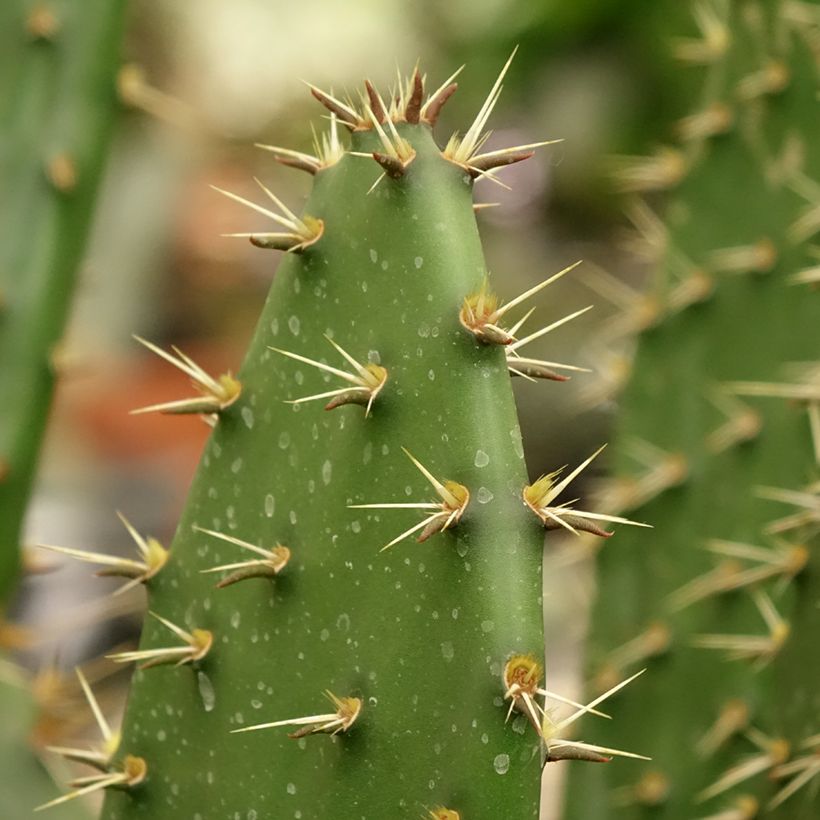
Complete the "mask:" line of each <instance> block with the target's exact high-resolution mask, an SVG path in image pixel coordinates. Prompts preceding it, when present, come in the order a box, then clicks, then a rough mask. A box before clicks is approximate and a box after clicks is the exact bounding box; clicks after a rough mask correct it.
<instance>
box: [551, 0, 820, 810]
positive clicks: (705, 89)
mask: <svg viewBox="0 0 820 820" xmlns="http://www.w3.org/2000/svg"><path fill="white" fill-rule="evenodd" d="M694 10H695V20H696V25H697V28H696V29H693V30H692V36H691V37H689V38H687V39H678V40H677V41H675V43H674V48H675V52H676V56H677V57H678V58H679V59H680V60H682V61H683V62H685V63H692V64H696V65H695V66H694V67H688V68H680V69H679V70H678V72H677V73H676V74H675V77H676V83H677V87H678V88H679V89H680V95H681V99H682V100H686V101H688V104H689V105H690V106H691V108H690V112H689V114H688V115H687V116H686V117H685V118H684V119H682V120H681V121H680V123H679V126H678V129H677V136H678V138H679V143H678V145H676V146H675V147H670V148H664V149H662V150H660V151H658V152H657V153H656V154H655V155H654V156H653V157H650V158H642V159H639V160H636V161H633V162H629V163H626V164H625V165H624V167H623V168H622V169H621V174H620V177H619V178H620V181H621V183H622V184H623V185H624V186H625V187H627V188H629V189H631V190H633V191H638V192H641V193H648V192H651V191H668V192H669V193H668V202H667V203H666V206H665V209H664V212H665V214H666V219H665V226H664V227H661V223H660V222H659V221H658V220H657V219H656V218H655V217H654V216H653V215H652V211H651V210H650V208H649V205H648V204H647V202H646V201H644V202H643V204H639V205H636V206H634V207H633V213H636V212H637V213H639V214H642V215H643V217H644V218H643V219H642V221H641V222H640V224H641V225H642V226H643V227H644V228H645V229H646V230H645V232H644V234H643V236H642V238H641V246H642V249H643V250H644V251H645V252H646V253H647V254H648V255H649V256H650V258H652V259H653V260H654V261H656V262H657V264H658V265H659V275H658V276H657V277H656V278H655V279H654V284H653V286H652V288H651V290H650V292H649V294H648V295H647V296H646V297H645V298H643V299H635V300H634V304H633V305H631V310H630V311H629V312H628V315H627V316H626V320H627V321H626V324H629V325H630V326H631V327H633V328H635V329H639V330H642V331H643V332H642V335H641V339H640V345H639V351H638V355H637V359H636V361H635V364H634V368H633V374H632V377H631V379H630V382H629V385H628V387H627V388H626V391H625V393H624V395H623V398H622V405H621V415H620V417H619V424H618V430H619V432H618V435H617V437H616V442H615V443H614V444H613V449H614V450H615V451H616V452H617V454H618V458H617V467H618V473H619V476H620V477H619V478H617V479H615V480H613V482H612V484H611V485H609V488H608V492H607V494H606V495H607V498H608V502H607V503H608V507H609V508H610V509H612V510H613V511H620V510H629V512H630V514H632V515H638V516H639V517H640V518H642V519H643V518H645V519H646V520H650V521H652V522H653V524H655V526H656V527H657V537H655V538H652V539H641V538H639V537H632V535H631V534H630V533H624V534H623V535H622V536H621V537H620V538H619V539H618V543H617V544H613V545H612V546H608V547H607V548H606V549H605V550H603V551H602V552H601V553H600V554H599V556H598V573H599V576H598V599H597V603H596V605H595V609H594V614H593V618H592V625H591V643H590V647H589V652H588V660H589V673H590V681H591V683H590V686H591V688H592V690H593V691H595V690H596V689H598V688H601V687H604V686H606V685H607V682H608V681H609V680H610V679H612V678H613V677H617V676H620V675H623V674H626V673H628V672H629V671H630V670H632V669H634V668H640V667H642V666H648V667H649V668H648V671H647V673H646V675H645V680H644V684H643V686H642V688H641V690H640V692H637V693H636V692H635V691H632V692H630V691H626V692H624V694H623V696H622V697H621V698H620V699H619V700H618V704H617V706H618V718H619V720H618V724H617V726H616V725H612V726H609V725H607V726H603V727H601V736H602V737H605V738H606V739H607V740H608V741H609V742H615V739H617V742H618V743H623V744H626V745H627V747H628V748H633V747H634V748H638V749H640V750H641V751H644V752H645V753H646V754H648V755H651V756H652V757H653V759H654V761H653V763H652V764H651V765H650V767H648V768H646V769H644V770H642V771H641V772H639V773H637V774H636V772H635V771H634V770H627V769H626V768H617V767H614V766H608V767H584V768H583V769H580V768H578V769H574V770H572V772H571V781H570V788H569V794H568V798H567V809H566V817H568V818H585V820H586V818H596V817H607V818H610V817H611V818H616V817H617V818H638V817H649V816H651V817H653V818H664V820H667V819H668V820H671V818H692V817H695V816H702V817H706V816H709V817H713V818H718V817H719V818H722V820H724V819H725V820H741V818H752V817H756V816H758V814H760V816H766V817H782V818H792V820H795V819H798V820H800V819H803V818H805V820H808V818H814V817H817V816H818V811H820V798H818V777H820V763H818V756H817V755H818V734H817V733H818V730H820V723H818V703H817V696H816V692H817V680H818V672H819V671H820V670H818V665H817V658H818V654H817V651H816V642H817V635H818V626H820V616H819V615H818V607H817V601H818V578H820V564H818V560H819V559H818V555H819V554H818V549H817V548H818V543H817V529H818V527H817V525H818V516H817V509H818V495H817V484H816V483H814V484H813V485H811V486H808V487H807V486H806V485H807V482H811V481H815V482H816V477H817V464H818V456H819V455H820V452H819V451H818V447H820V428H819V426H818V415H817V413H818V410H817V407H818V405H817V399H818V395H820V394H818V386H817V385H818V383H817V369H816V364H814V365H812V364H810V363H808V362H809V360H812V359H814V358H816V356H817V328H818V326H820V304H818V301H817V296H816V293H814V292H813V291H812V290H811V289H810V287H811V283H812V282H816V281H817V278H818V277H817V267H816V265H817V260H816V247H814V246H812V244H811V240H812V239H813V237H814V236H815V235H816V233H817V231H818V230H819V229H820V188H818V186H817V183H816V182H815V180H816V179H818V174H820V154H818V151H817V140H816V139H815V138H814V136H813V135H814V134H815V132H816V124H817V103H816V95H817V91H818V52H817V42H818V37H820V27H819V26H820V6H818V5H817V4H815V3H812V2H770V3H762V2H701V3H697V4H696V5H695V7H694ZM812 101H813V102H812ZM658 227H660V230H654V228H658ZM682 296H685V297H686V298H685V299H684V300H683V303H682V302H681V297H682ZM682 305H686V306H685V308H684V309H681V308H682ZM812 368H814V369H812ZM752 397H753V398H752ZM807 407H808V411H809V419H808V421H807V419H806V408H807ZM636 455H637V456H638V458H639V459H640V461H641V462H642V463H639V464H638V465H636V461H635V456H636ZM636 468H637V469H636ZM704 547H705V549H704Z"/></svg>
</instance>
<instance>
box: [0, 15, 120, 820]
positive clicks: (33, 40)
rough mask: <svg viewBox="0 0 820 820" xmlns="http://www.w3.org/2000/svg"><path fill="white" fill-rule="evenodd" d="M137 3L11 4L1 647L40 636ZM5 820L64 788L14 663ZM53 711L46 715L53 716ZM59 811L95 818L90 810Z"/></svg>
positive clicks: (4, 79)
mask: <svg viewBox="0 0 820 820" xmlns="http://www.w3.org/2000/svg"><path fill="white" fill-rule="evenodd" d="M124 5H125V4H124V2H122V0H116V1H115V2H109V1H108V0H89V2H83V3H32V2H6V3H3V4H2V9H0V29H2V31H3V33H4V35H5V36H4V40H3V49H2V55H0V61H1V62H2V65H0V88H2V91H0V98H2V100H3V107H2V119H0V123H2V125H0V129H1V130H2V133H3V138H4V141H3V151H2V154H3V157H2V164H0V179H1V180H2V182H1V183H0V188H2V190H3V192H4V196H3V203H2V208H1V210H0V373H1V374H2V385H3V402H2V409H0V649H2V650H4V651H5V650H15V649H20V648H21V645H28V644H30V642H31V637H32V636H31V635H30V634H29V633H28V632H27V631H25V630H23V629H21V628H20V627H19V626H16V625H14V624H11V623H7V622H6V621H5V620H4V619H3V617H2V616H3V612H4V610H5V606H6V605H7V603H8V601H9V600H10V598H11V596H12V594H13V592H14V590H15V586H16V581H17V578H18V575H19V572H20V555H21V552H20V549H19V545H20V537H21V529H22V521H23V516H24V514H25V511H26V502H27V500H28V496H29V493H30V491H31V487H32V483H33V479H34V474H35V469H36V462H37V456H38V453H39V448H40V443H41V440H42V437H43V433H44V429H45V425H46V420H47V416H48V410H49V405H50V402H51V394H52V391H53V387H54V381H55V377H56V376H57V375H58V369H59V354H60V351H59V340H60V336H61V334H62V332H63V326H64V324H65V320H66V316H67V313H68V308H69V304H70V297H71V294H72V291H73V287H74V282H75V280H76V275H77V270H78V268H79V263H80V260H81V256H82V252H83V247H84V244H85V240H86V237H87V235H88V232H89V228H90V225H91V217H92V214H93V206H94V203H95V196H96V191H97V187H98V183H99V180H100V176H101V171H102V168H103V164H104V159H105V155H106V146H107V144H108V141H109V138H110V136H111V133H112V127H113V124H114V121H115V117H116V113H117V105H116V96H115V88H116V85H115V78H116V69H117V61H118V53H119V42H120V34H121V28H122V23H123V19H124V14H123V12H124ZM0 686H1V687H2V695H1V696H0V710H2V716H0V721H1V722H2V725H3V732H2V738H1V740H2V742H0V768H2V771H3V787H2V790H0V791H2V794H1V795H0V815H2V816H4V817H18V816H20V811H21V807H23V806H25V807H26V808H27V809H28V807H30V806H31V805H32V803H34V802H45V801H47V800H49V799H51V798H53V797H55V795H58V794H59V791H58V789H57V786H56V785H55V783H54V782H53V779H52V776H51V775H55V774H57V773H58V771H59V773H62V770H58V769H55V768H53V767H52V768H50V769H49V770H46V769H45V768H44V767H43V765H42V763H41V761H40V759H39V758H40V756H41V755H42V753H43V749H42V744H43V742H44V740H45V738H44V737H34V736H33V728H32V727H34V726H35V723H36V720H37V718H38V711H39V708H40V706H41V705H42V704H41V703H40V702H39V701H38V697H37V693H36V691H35V693H34V696H32V689H34V690H36V689H37V686H36V684H35V683H33V682H32V681H31V680H29V679H28V676H27V675H25V673H24V672H23V671H22V670H20V669H18V668H17V667H16V666H15V665H14V664H13V663H12V662H11V661H9V660H7V659H5V658H4V657H0ZM40 716H41V715H40ZM53 816H54V817H55V818H65V820H81V818H84V817H87V814H86V812H85V810H84V807H82V806H80V805H79V804H72V805H67V806H60V807H59V808H57V809H55V811H54V814H53Z"/></svg>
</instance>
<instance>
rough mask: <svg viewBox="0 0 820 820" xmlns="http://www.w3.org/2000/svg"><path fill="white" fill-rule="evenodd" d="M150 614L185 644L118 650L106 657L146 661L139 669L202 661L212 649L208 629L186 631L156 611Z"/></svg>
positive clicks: (116, 660)
mask: <svg viewBox="0 0 820 820" xmlns="http://www.w3.org/2000/svg"><path fill="white" fill-rule="evenodd" d="M150 614H151V615H153V617H154V618H156V619H157V620H158V621H159V622H160V623H161V624H162V625H163V626H165V627H167V628H168V629H170V630H171V632H173V633H174V634H175V635H176V636H177V637H178V638H180V639H181V640H182V641H184V642H185V646H174V647H168V648H160V649H142V650H138V651H136V652H118V653H117V654H115V655H106V657H107V658H110V659H111V660H113V661H115V662H116V663H131V662H132V661H146V662H145V663H142V664H140V666H139V669H150V668H151V667H152V666H161V665H163V664H168V663H173V664H174V665H175V666H182V665H183V664H186V663H193V662H194V661H201V660H202V659H203V658H204V657H205V656H206V655H207V654H208V652H209V651H210V649H211V646H212V644H213V641H214V636H213V634H212V633H211V632H210V631H208V630H207V629H192V630H191V631H190V632H186V631H185V630H184V629H182V628H181V627H178V626H177V625H176V624H173V623H171V621H168V620H166V619H165V618H163V617H162V616H161V615H157V613H156V612H151V613H150Z"/></svg>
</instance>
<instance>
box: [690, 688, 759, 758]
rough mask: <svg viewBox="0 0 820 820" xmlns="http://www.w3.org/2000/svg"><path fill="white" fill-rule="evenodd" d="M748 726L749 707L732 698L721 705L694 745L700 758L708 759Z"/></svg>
mask: <svg viewBox="0 0 820 820" xmlns="http://www.w3.org/2000/svg"><path fill="white" fill-rule="evenodd" d="M748 725H749V706H748V704H747V703H746V701H744V700H741V699H740V698H732V699H731V700H728V701H726V703H724V704H723V706H722V707H721V710H720V714H718V716H717V718H716V719H715V722H714V723H713V724H712V725H711V726H710V727H709V728H708V729H707V730H706V731H705V732H704V734H703V735H702V737H701V738H700V740H698V742H697V743H696V744H695V748H696V750H697V753H698V754H699V755H700V756H701V757H710V756H711V755H713V754H714V753H715V752H716V751H717V750H718V749H719V748H720V747H721V746H723V745H724V744H725V743H726V741H727V740H729V739H730V738H732V737H734V736H735V735H737V734H739V733H740V732H742V731H743V730H744V729H746V728H747V727H748Z"/></svg>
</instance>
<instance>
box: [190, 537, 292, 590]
mask: <svg viewBox="0 0 820 820" xmlns="http://www.w3.org/2000/svg"><path fill="white" fill-rule="evenodd" d="M194 529H195V530H196V531H197V532H204V533H205V534H206V535H212V536H213V537H214V538H220V539H222V540H223V541H227V542H228V543H229V544H235V545H236V546H238V547H242V548H243V549H247V550H250V551H251V552H255V553H256V554H257V555H261V556H262V558H261V559H256V560H253V561H240V562H239V563H235V564H223V565H222V566H218V567H211V568H210V569H203V570H201V572H203V573H208V572H224V571H227V570H237V572H233V573H232V574H231V575H229V576H228V577H227V578H223V579H222V580H221V581H220V582H219V583H218V584H217V585H216V586H217V589H223V588H224V587H227V586H230V585H231V584H235V583H236V582H238V581H243V580H245V579H246V578H272V577H275V576H277V575H278V574H279V573H280V572H281V571H282V570H283V569H284V568H285V567H286V566H287V564H288V562H289V561H290V550H289V549H288V548H287V547H285V546H283V545H282V544H277V545H276V546H275V547H272V548H271V549H264V548H263V547H259V546H257V545H256V544H251V543H249V542H248V541H242V540H241V539H239V538H236V537H234V536H232V535H227V534H226V533H223V532H216V531H215V530H206V529H205V528H203V527H198V526H196V525H194Z"/></svg>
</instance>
